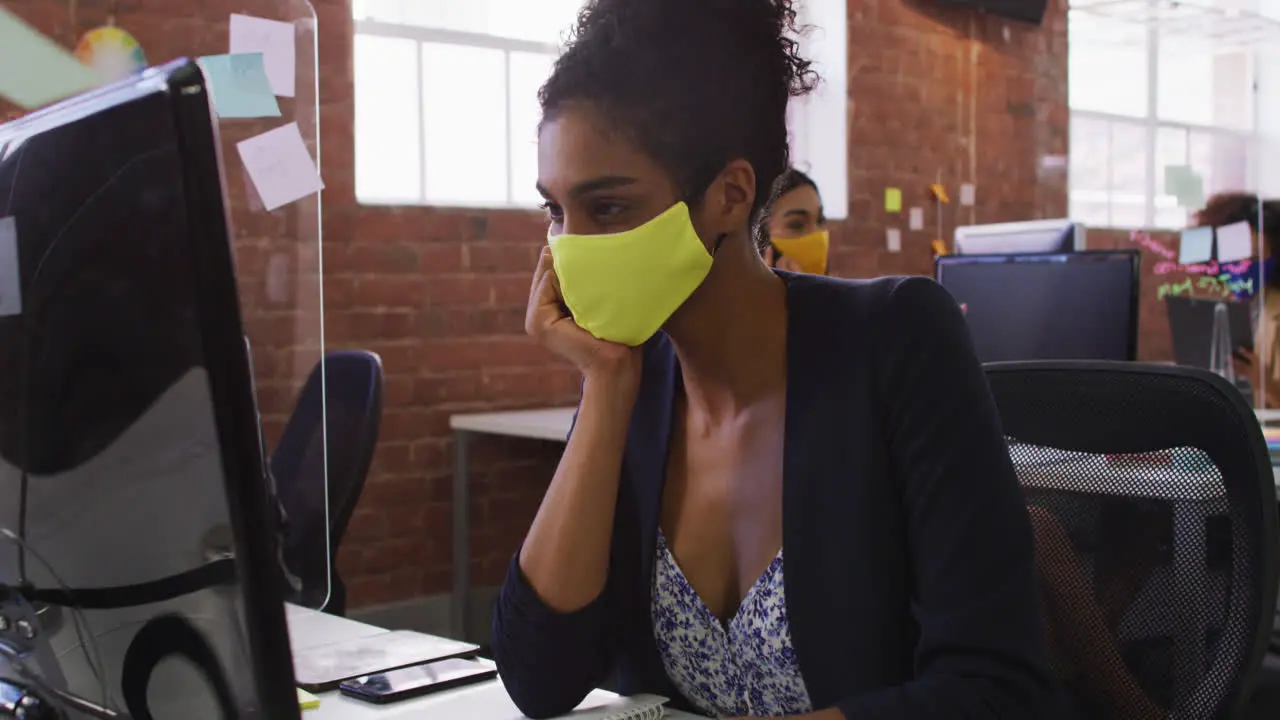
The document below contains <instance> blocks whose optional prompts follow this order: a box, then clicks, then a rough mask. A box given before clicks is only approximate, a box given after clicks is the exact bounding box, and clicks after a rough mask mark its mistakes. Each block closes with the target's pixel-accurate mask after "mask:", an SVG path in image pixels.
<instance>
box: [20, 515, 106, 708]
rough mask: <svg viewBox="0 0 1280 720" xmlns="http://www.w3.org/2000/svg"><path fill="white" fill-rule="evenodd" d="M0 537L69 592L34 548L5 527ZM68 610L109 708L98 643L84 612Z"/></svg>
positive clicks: (104, 701) (67, 586) (86, 661)
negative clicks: (31, 559)
mask: <svg viewBox="0 0 1280 720" xmlns="http://www.w3.org/2000/svg"><path fill="white" fill-rule="evenodd" d="M0 537H4V538H6V539H8V540H9V541H11V542H14V543H17V544H18V546H19V547H20V548H21V549H22V550H24V551H26V552H29V553H31V557H33V558H35V559H36V561H37V562H39V563H40V564H41V565H42V566H44V569H45V570H47V571H48V572H49V575H50V576H51V577H52V578H53V581H54V582H56V583H57V584H58V587H59V588H60V589H62V590H63V591H70V589H71V588H70V586H69V585H67V583H66V582H64V581H63V580H62V578H61V577H60V576H59V575H58V572H57V571H56V570H54V569H53V564H52V563H50V562H49V561H48V560H46V559H45V557H44V555H42V554H40V553H39V552H37V551H36V549H35V548H33V547H31V545H30V544H28V543H27V541H26V540H23V539H22V538H20V537H18V536H17V534H15V533H14V532H13V531H12V530H10V529H9V528H7V527H0ZM68 609H69V610H71V625H72V627H73V628H74V629H75V631H76V639H77V640H78V641H79V642H80V647H81V648H82V649H83V650H84V660H85V663H86V664H88V665H89V672H91V673H93V678H94V680H96V681H97V682H98V684H99V685H100V686H101V689H102V706H103V707H110V701H111V698H110V694H109V692H108V689H107V680H106V674H105V667H106V666H105V665H104V664H103V662H102V654H101V653H100V652H99V651H98V643H97V641H96V640H95V638H94V637H93V633H92V632H90V630H89V621H88V620H86V619H85V618H84V612H83V611H82V610H80V608H77V607H71V608H68ZM82 622H83V623H84V628H83V630H82V628H81V623H82ZM86 635H87V636H88V638H89V642H86V641H85V636H86ZM90 647H92V649H93V653H92V655H91V654H90V652H89V649H90Z"/></svg>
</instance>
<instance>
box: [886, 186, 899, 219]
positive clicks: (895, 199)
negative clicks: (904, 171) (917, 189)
mask: <svg viewBox="0 0 1280 720" xmlns="http://www.w3.org/2000/svg"><path fill="white" fill-rule="evenodd" d="M884 210H885V212H891V213H899V212H902V189H901V188H895V187H891V188H885V189H884Z"/></svg>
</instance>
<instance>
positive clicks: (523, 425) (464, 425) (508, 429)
mask: <svg viewBox="0 0 1280 720" xmlns="http://www.w3.org/2000/svg"><path fill="white" fill-rule="evenodd" d="M574 410H575V408H571V407H570V408H544V409H541V410H517V411H512V412H495V413H478V414H472V415H454V416H452V417H450V418H449V427H450V428H451V429H452V430H453V443H454V444H453V599H452V601H451V602H450V605H451V608H450V610H451V613H450V619H449V621H450V633H451V634H452V635H453V636H454V637H455V638H457V639H459V640H462V639H465V638H466V637H467V628H468V624H467V622H468V614H469V610H470V605H471V465H470V458H469V457H468V445H469V444H470V442H471V438H472V437H473V436H475V435H500V436H505V437H513V438H527V439H530V440H548V441H552V442H559V443H562V442H565V441H566V440H567V439H568V438H569V426H570V425H572V424H573V413H574Z"/></svg>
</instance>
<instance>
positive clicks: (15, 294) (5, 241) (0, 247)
mask: <svg viewBox="0 0 1280 720" xmlns="http://www.w3.org/2000/svg"><path fill="white" fill-rule="evenodd" d="M19 273H20V270H19V269H18V223H17V221H16V220H15V219H14V218H11V217H0V317H11V316H14V315H21V314H22V285H21V276H20V274H19Z"/></svg>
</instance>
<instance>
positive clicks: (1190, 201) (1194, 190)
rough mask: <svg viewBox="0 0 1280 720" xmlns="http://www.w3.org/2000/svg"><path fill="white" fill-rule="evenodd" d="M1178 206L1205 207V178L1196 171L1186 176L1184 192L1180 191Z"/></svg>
mask: <svg viewBox="0 0 1280 720" xmlns="http://www.w3.org/2000/svg"><path fill="white" fill-rule="evenodd" d="M1178 207H1181V208H1185V209H1188V210H1199V209H1200V208H1202V207H1204V178H1202V177H1200V176H1199V175H1197V174H1196V173H1194V172H1193V173H1191V175H1190V176H1189V177H1187V178H1186V180H1185V181H1184V184H1183V187H1182V192H1180V193H1178Z"/></svg>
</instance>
